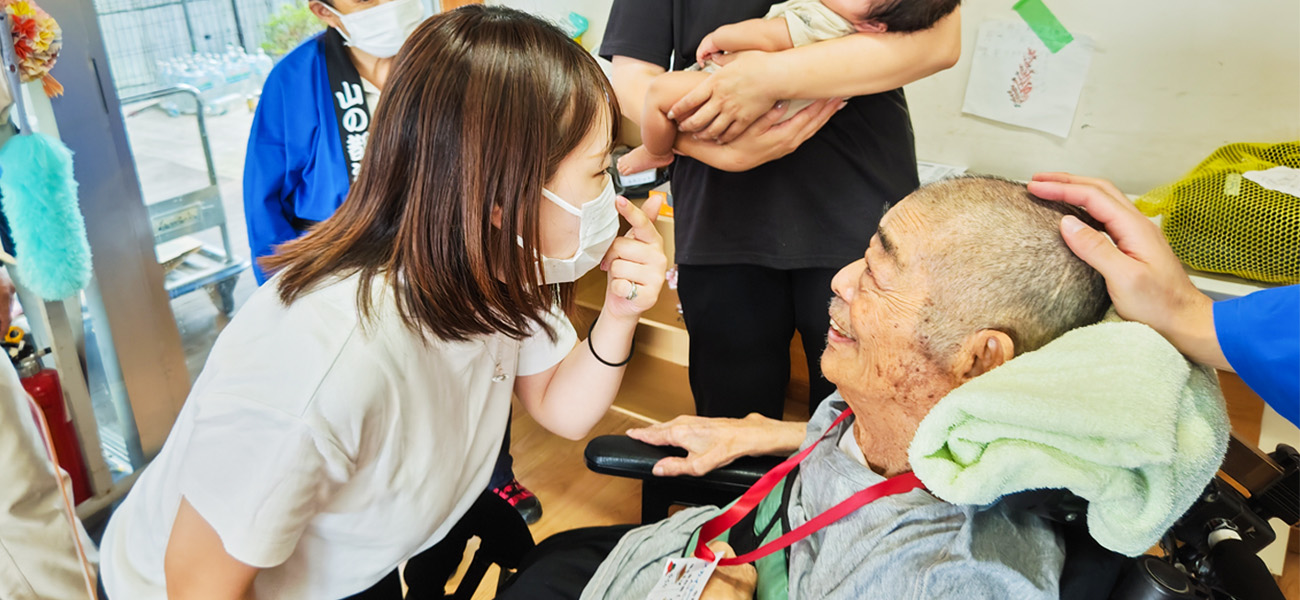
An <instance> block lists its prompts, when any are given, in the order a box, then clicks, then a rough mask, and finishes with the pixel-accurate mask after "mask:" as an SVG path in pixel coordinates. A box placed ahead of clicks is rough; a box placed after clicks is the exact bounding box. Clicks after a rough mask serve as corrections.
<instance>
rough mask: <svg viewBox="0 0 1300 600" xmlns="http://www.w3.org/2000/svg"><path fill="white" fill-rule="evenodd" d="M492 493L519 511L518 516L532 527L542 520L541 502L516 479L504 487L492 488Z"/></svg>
mask: <svg viewBox="0 0 1300 600" xmlns="http://www.w3.org/2000/svg"><path fill="white" fill-rule="evenodd" d="M492 493H494V494H496V495H498V496H500V497H501V499H502V500H505V501H506V502H509V503H510V506H513V507H515V510H517V511H519V516H520V517H523V519H524V522H525V523H527V524H529V525H532V524H533V523H536V522H537V521H538V520H540V519H541V518H542V501H541V500H538V499H537V496H535V495H533V493H532V492H530V491H528V488H526V487H524V486H523V484H521V483H519V480H518V479H511V480H510V483H507V484H506V485H505V487H499V488H492Z"/></svg>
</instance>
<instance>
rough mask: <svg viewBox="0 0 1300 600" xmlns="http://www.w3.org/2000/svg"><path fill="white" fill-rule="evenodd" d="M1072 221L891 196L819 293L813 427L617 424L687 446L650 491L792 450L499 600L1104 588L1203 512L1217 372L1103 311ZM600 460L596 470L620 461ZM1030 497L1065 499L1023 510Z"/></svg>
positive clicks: (980, 199)
mask: <svg viewBox="0 0 1300 600" xmlns="http://www.w3.org/2000/svg"><path fill="white" fill-rule="evenodd" d="M1067 214H1070V215H1075V216H1076V217H1079V218H1081V219H1085V220H1088V217H1087V216H1086V214H1085V213H1083V212H1082V211H1080V210H1079V209H1076V208H1074V207H1072V206H1069V205H1067V204H1063V203H1054V202H1046V201H1043V200H1040V199H1038V198H1035V197H1033V196H1031V195H1030V194H1029V193H1028V192H1027V191H1026V189H1025V187H1024V186H1023V185H1020V184H1018V183H1014V182H1009V181H1004V180H999V179H993V178H984V177H967V178H960V179H955V180H948V181H944V182H940V183H937V184H932V185H929V186H926V187H923V188H921V189H920V190H918V191H916V192H915V193H913V194H912V195H910V196H909V197H907V198H906V199H904V200H903V201H901V202H900V203H899V204H898V205H897V206H895V207H893V208H892V209H891V210H890V211H889V212H888V213H887V214H886V215H885V217H884V219H882V221H881V223H880V227H879V230H878V232H877V234H876V235H875V236H874V237H873V238H872V239H871V244H870V247H869V248H868V249H867V250H866V253H865V255H864V257H863V259H862V260H858V261H856V262H854V263H852V264H850V265H848V266H847V267H845V268H844V269H843V270H841V271H840V273H839V274H838V275H837V276H836V278H835V280H834V282H833V285H832V287H833V291H834V298H833V299H832V301H831V304H830V307H829V310H830V314H831V323H832V325H831V330H830V331H829V332H828V343H827V348H826V350H825V352H824V354H823V356H822V370H823V372H824V373H825V375H826V377H827V378H828V379H829V380H830V381H832V382H833V383H835V384H836V386H837V391H836V393H835V394H834V395H833V396H832V397H830V398H829V399H828V401H827V402H824V403H823V404H822V406H821V408H820V409H819V410H818V412H817V414H815V415H814V417H813V419H812V420H811V422H809V423H807V424H806V426H805V424H801V423H788V422H780V421H773V420H770V419H766V418H762V417H759V416H757V415H751V416H750V417H748V418H745V419H702V418H696V417H681V418H678V419H676V420H674V421H671V422H669V423H665V424H662V425H657V426H653V427H649V428H645V429H641V430H633V431H631V432H629V436H631V437H632V438H635V439H637V440H640V441H641V442H647V443H649V444H654V445H668V446H677V447H681V448H684V449H685V450H686V451H688V454H687V455H686V456H672V457H668V458H664V459H662V460H658V457H655V458H654V459H653V460H651V464H654V475H655V476H664V475H685V476H688V477H686V479H693V478H695V477H699V476H704V475H706V474H707V473H708V472H710V471H713V470H714V469H715V468H717V467H721V466H723V465H727V464H728V463H731V462H732V461H733V460H735V459H737V458H739V457H744V456H760V455H772V456H782V457H785V456H791V455H792V454H793V456H792V457H791V458H789V459H787V460H785V461H784V462H783V463H781V465H780V466H779V467H777V468H775V469H773V470H772V471H771V472H769V473H768V474H767V475H765V476H764V477H763V478H762V479H760V480H759V481H758V482H757V483H755V484H754V485H753V486H752V487H750V488H749V491H747V492H746V493H745V494H744V495H743V496H741V498H740V499H739V500H737V501H736V502H735V503H733V504H732V505H731V506H730V507H725V508H718V507H714V506H697V507H694V508H688V509H685V510H682V511H680V512H677V513H676V514H674V515H673V516H671V517H668V518H666V519H663V520H661V521H658V522H654V523H649V524H646V525H644V526H642V527H639V528H636V529H629V528H611V529H605V530H580V531H579V532H569V533H566V534H559V535H558V536H556V537H555V538H552V539H551V540H548V541H546V542H543V543H542V544H541V545H539V546H538V548H537V550H536V551H535V552H533V553H532V555H530V556H529V557H528V558H526V559H525V561H524V568H523V569H521V571H520V572H519V574H518V576H517V577H515V578H514V580H513V583H512V584H511V585H510V586H509V588H508V589H506V590H505V592H504V594H503V595H502V597H503V598H516V597H517V598H525V597H526V598H559V597H574V595H575V593H574V591H575V590H576V589H577V587H578V586H579V585H581V586H583V590H582V593H581V597H582V598H584V599H588V598H592V599H596V598H608V599H622V598H638V599H639V598H647V597H652V598H677V597H696V596H695V594H699V593H700V592H698V591H697V590H695V589H692V587H691V586H692V585H693V584H692V583H691V581H692V580H693V579H695V580H698V581H699V582H700V583H699V589H702V590H703V591H702V595H699V596H698V597H701V598H705V599H710V600H717V599H729V598H746V599H748V598H760V599H768V598H846V599H847V598H863V597H881V598H916V599H918V600H919V599H927V600H932V599H942V598H963V599H968V598H969V599H974V598H999V599H1001V598H1016V599H1033V598H1043V599H1048V598H1053V599H1054V598H1061V597H1088V596H1087V595H1086V593H1084V594H1080V593H1078V590H1079V589H1080V588H1081V587H1082V588H1089V589H1090V590H1091V591H1090V592H1087V593H1092V594H1094V595H1093V596H1091V597H1096V598H1107V597H1110V595H1109V590H1111V589H1112V587H1113V584H1114V578H1115V577H1116V575H1115V574H1114V573H1111V574H1110V575H1108V576H1107V577H1109V578H1110V580H1109V581H1107V582H1103V583H1102V584H1094V585H1087V583H1086V582H1085V583H1084V584H1082V586H1081V584H1080V581H1081V580H1086V579H1088V577H1089V574H1088V573H1087V572H1086V571H1088V569H1090V568H1092V567H1096V566H1098V565H1103V564H1104V565H1106V566H1107V568H1108V569H1109V568H1111V567H1113V566H1114V564H1115V563H1114V560H1113V559H1122V558H1123V557H1122V556H1121V555H1128V556H1137V555H1140V554H1142V553H1143V552H1145V551H1146V550H1147V549H1148V548H1150V547H1151V546H1152V545H1154V544H1155V543H1156V542H1158V541H1160V540H1161V538H1162V537H1163V536H1165V534H1166V532H1167V531H1168V530H1170V528H1171V527H1173V526H1174V524H1175V522H1176V521H1177V520H1178V519H1179V517H1180V516H1182V515H1183V514H1184V512H1185V511H1187V509H1188V508H1189V507H1191V506H1192V505H1193V503H1196V502H1197V501H1198V499H1202V500H1203V498H1202V496H1203V494H1202V492H1203V491H1204V490H1205V489H1206V484H1207V482H1210V481H1211V480H1212V479H1213V478H1214V474H1215V472H1216V470H1217V468H1218V467H1219V465H1220V463H1221V462H1222V459H1223V456H1224V452H1225V448H1226V446H1227V443H1228V425H1227V418H1226V414H1225V411H1224V408H1223V402H1222V396H1221V394H1220V392H1219V390H1218V386H1217V380H1216V379H1215V378H1214V376H1213V373H1212V371H1210V370H1209V369H1206V368H1204V367H1198V366H1195V365H1192V364H1190V363H1188V362H1187V361H1186V360H1185V358H1184V357H1183V356H1182V355H1180V354H1179V353H1178V351H1177V350H1176V349H1174V348H1173V347H1172V346H1170V345H1169V344H1168V343H1167V342H1165V341H1164V340H1163V338H1161V337H1160V336H1159V335H1158V334H1156V333H1154V332H1153V331H1151V330H1150V329H1148V328H1146V327H1145V326H1143V325H1140V324H1136V323H1125V322H1119V321H1118V320H1117V319H1111V318H1107V319H1104V320H1103V317H1104V316H1105V315H1106V312H1107V309H1108V307H1109V299H1108V297H1107V292H1106V285H1105V282H1104V280H1103V279H1102V277H1101V276H1100V275H1099V274H1098V273H1096V272H1095V271H1093V270H1092V269H1091V268H1090V267H1088V265H1086V264H1085V263H1083V262H1082V261H1080V260H1079V259H1078V258H1076V257H1075V256H1074V255H1073V254H1072V253H1071V252H1070V251H1069V249H1068V248H1067V247H1066V246H1065V244H1063V243H1062V241H1061V238H1060V234H1059V229H1058V227H1059V223H1060V220H1061V218H1062V216H1063V215H1067ZM624 441H627V440H626V439H625V440H624ZM595 445H596V444H593V446H595ZM592 452H593V450H592V447H589V448H588V461H589V464H592V463H593V462H594V463H595V465H594V468H596V470H598V471H601V470H603V471H606V472H614V473H617V472H619V470H620V468H621V466H620V461H622V462H624V463H625V462H627V460H629V459H628V457H627V456H616V457H613V458H612V459H611V458H610V457H609V456H603V457H602V456H595V457H594V458H593V456H592ZM600 452H601V451H600V450H599V449H597V452H596V453H597V454H598V455H599V454H600ZM796 452H797V453H796ZM656 460H657V462H656ZM751 460H752V459H751ZM611 461H612V462H611ZM633 462H635V460H633ZM742 462H743V461H742ZM611 465H612V466H611ZM623 466H625V465H623ZM643 466H644V467H645V468H648V466H646V465H643ZM742 470H743V469H742ZM633 476H637V475H636V474H635V473H634V474H633ZM644 477H645V478H647V486H649V485H651V483H652V481H651V480H652V479H656V478H657V477H652V476H650V475H649V474H648V473H646V474H645V475H644ZM700 481H702V482H705V483H707V480H700ZM706 487H707V485H706ZM724 487H725V486H724ZM649 489H650V488H649V487H647V494H649ZM1039 489H1048V490H1068V492H1069V493H1064V492H1063V494H1064V495H1061V494H1058V495H1056V496H1053V497H1052V499H1051V500H1050V501H1048V502H1046V504H1047V505H1049V506H1048V507H1047V508H1042V507H1037V508H1035V507H1033V506H1031V505H1032V504H1034V502H1036V501H1038V500H1041V499H1042V496H1041V494H1040V495H1038V496H1033V498H1035V499H1036V500H1035V501H1030V502H1024V501H1021V502H1017V501H1015V499H1016V498H1017V497H1020V498H1024V497H1028V496H1026V494H1025V491H1026V490H1039ZM732 495H733V496H734V494H732ZM1076 495H1077V496H1076ZM1079 497H1082V498H1083V499H1085V500H1086V501H1087V502H1086V503H1084V502H1082V501H1080V500H1079ZM1061 498H1068V499H1069V501H1065V502H1062V500H1061ZM1071 502H1073V504H1072V503H1071ZM686 503H688V504H689V503H692V502H690V501H687V502H686ZM1040 504H1041V502H1040ZM1054 516H1055V517H1062V518H1059V519H1058V520H1060V521H1063V522H1064V521H1077V522H1075V523H1074V527H1073V528H1065V527H1062V526H1061V524H1059V523H1054V522H1052V520H1051V518H1052V517H1054ZM1044 517H1047V518H1044ZM1071 531H1073V532H1075V533H1078V532H1080V531H1082V532H1085V534H1086V535H1083V537H1084V538H1085V539H1086V541H1087V544H1085V545H1090V547H1091V548H1094V549H1095V550H1096V552H1093V551H1089V552H1084V553H1083V554H1090V555H1091V558H1090V557H1080V556H1077V555H1078V554H1080V552H1078V551H1077V549H1076V548H1077V547H1079V546H1080V544H1079V541H1078V540H1077V539H1073V538H1071V536H1072V535H1074V534H1072V533H1071ZM573 534H577V535H573ZM615 540H617V544H616V545H615V543H614V542H615ZM1094 540H1095V541H1094ZM1097 542H1100V545H1101V546H1104V547H1105V548H1106V549H1105V550H1103V549H1101V548H1100V547H1098V546H1097ZM1067 550H1068V553H1069V554H1070V561H1067V560H1066V558H1067ZM1099 556H1100V557H1102V558H1101V559H1098V558H1097V557H1099ZM574 557H580V558H574ZM593 557H594V558H593ZM600 557H603V560H602V559H601V558H600ZM1162 564H1163V563H1162ZM1072 567H1073V568H1072ZM1081 569H1082V570H1083V571H1084V572H1083V573H1080V570H1081ZM1111 570H1112V571H1113V570H1114V569H1111ZM1071 571H1073V572H1074V574H1073V575H1071ZM1063 572H1064V573H1065V575H1064V576H1063ZM1063 577H1070V578H1072V579H1073V580H1074V581H1073V582H1072V583H1070V584H1069V586H1071V587H1073V588H1074V589H1075V592H1070V593H1067V592H1066V590H1065V587H1066V585H1065V582H1063ZM1094 578H1095V577H1094ZM583 582H585V583H583ZM1097 590H1106V592H1105V593H1103V594H1102V595H1100V596H1098V595H1095V594H1098V593H1101V592H1098V591H1097ZM1189 593H1200V592H1199V591H1198V590H1191V591H1190V592H1189ZM652 594H653V595H652ZM1133 597H1135V598H1138V597H1140V598H1178V597H1188V598H1193V597H1202V596H1196V595H1188V596H1164V595H1147V596H1133ZM1203 597H1207V598H1208V597H1209V596H1203Z"/></svg>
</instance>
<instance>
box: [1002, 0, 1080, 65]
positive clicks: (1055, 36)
mask: <svg viewBox="0 0 1300 600" xmlns="http://www.w3.org/2000/svg"><path fill="white" fill-rule="evenodd" d="M1015 11H1016V12H1018V13H1020V18H1022V19H1024V20H1025V22H1026V23H1028V24H1029V28H1030V29H1033V30H1034V34H1035V35H1037V36H1038V39H1040V40H1043V45H1045V46H1047V49H1048V50H1051V51H1052V54H1056V53H1057V52H1060V50H1061V48H1064V47H1066V46H1068V45H1069V44H1070V42H1073V41H1074V36H1073V35H1070V30H1068V29H1066V28H1065V25H1062V24H1061V21H1060V20H1059V19H1057V18H1056V15H1054V14H1052V9H1050V8H1047V5H1046V4H1043V0H1020V1H1019V2H1016V5H1015Z"/></svg>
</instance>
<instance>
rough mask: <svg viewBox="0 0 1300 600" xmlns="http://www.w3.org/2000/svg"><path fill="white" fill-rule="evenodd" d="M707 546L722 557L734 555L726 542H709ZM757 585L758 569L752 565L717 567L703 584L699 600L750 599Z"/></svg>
mask: <svg viewBox="0 0 1300 600" xmlns="http://www.w3.org/2000/svg"><path fill="white" fill-rule="evenodd" d="M708 546H709V549H710V550H712V551H713V552H714V553H715V554H719V555H721V556H722V558H732V557H734V556H736V551H735V550H733V549H732V548H731V545H729V544H727V543H726V542H720V541H714V542H709V543H708ZM757 587H758V570H757V569H755V568H754V565H749V564H745V565H735V566H731V567H718V568H717V569H715V570H714V571H713V576H712V577H709V583H707V584H705V586H704V592H703V593H701V594H700V600H752V598H753V597H754V590H755V589H756V588H757Z"/></svg>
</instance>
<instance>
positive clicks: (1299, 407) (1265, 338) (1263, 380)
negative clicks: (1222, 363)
mask: <svg viewBox="0 0 1300 600" xmlns="http://www.w3.org/2000/svg"><path fill="white" fill-rule="evenodd" d="M1214 330H1215V335H1217V336H1218V338H1219V346H1220V347H1222V348H1223V355H1224V356H1225V357H1227V359H1228V364H1230V365H1232V368H1233V370H1235V371H1236V372H1237V374H1238V375H1240V376H1241V379H1242V380H1243V381H1245V382H1246V385H1249V386H1250V389H1252V390H1254V391H1255V393H1256V394H1259V396H1260V397H1261V398H1263V399H1264V401H1265V402H1267V403H1268V405H1269V406H1272V407H1273V410H1276V411H1277V412H1278V414H1280V415H1282V416H1283V417H1285V418H1286V419H1287V420H1288V421H1290V422H1291V423H1293V424H1296V425H1300V285H1292V286H1287V287H1280V288H1274V289H1270V290H1264V291H1260V292H1255V293H1253V294H1251V295H1249V296H1245V297H1242V298H1236V299H1233V300H1225V301H1222V302H1216V303H1214Z"/></svg>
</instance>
